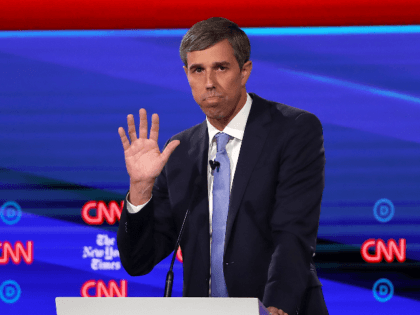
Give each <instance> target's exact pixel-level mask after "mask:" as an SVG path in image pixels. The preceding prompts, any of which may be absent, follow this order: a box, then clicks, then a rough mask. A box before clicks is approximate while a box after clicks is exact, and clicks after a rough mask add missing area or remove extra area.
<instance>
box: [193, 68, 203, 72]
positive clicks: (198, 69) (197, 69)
mask: <svg viewBox="0 0 420 315" xmlns="http://www.w3.org/2000/svg"><path fill="white" fill-rule="evenodd" d="M202 70H203V69H202V68H196V69H195V72H201V71H202Z"/></svg>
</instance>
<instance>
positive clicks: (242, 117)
mask: <svg viewBox="0 0 420 315" xmlns="http://www.w3.org/2000/svg"><path fill="white" fill-rule="evenodd" d="M251 105H252V98H251V96H249V94H248V93H247V94H246V102H245V105H244V107H242V109H241V110H240V111H239V113H237V114H236V116H235V117H233V119H232V120H231V121H230V122H229V123H228V125H227V126H226V127H225V129H223V131H222V132H224V133H226V134H228V135H229V136H231V137H233V138H237V139H239V140H241V141H242V138H243V136H244V131H245V126H246V121H247V120H248V116H249V112H250V110H251ZM206 121H207V130H208V132H209V146H211V142H212V141H213V138H214V136H215V135H216V134H217V133H219V132H220V130H219V129H217V128H215V127H214V126H213V125H212V124H211V123H210V122H209V120H208V119H207V117H206Z"/></svg>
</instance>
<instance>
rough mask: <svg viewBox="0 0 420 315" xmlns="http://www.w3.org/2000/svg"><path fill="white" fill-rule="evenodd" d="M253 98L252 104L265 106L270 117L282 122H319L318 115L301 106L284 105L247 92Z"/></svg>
mask: <svg viewBox="0 0 420 315" xmlns="http://www.w3.org/2000/svg"><path fill="white" fill-rule="evenodd" d="M249 94H250V95H251V97H252V99H253V104H255V105H256V106H265V107H267V110H269V111H270V113H271V117H272V118H273V119H275V120H277V121H281V122H282V123H288V122H289V123H292V124H293V123H296V122H297V121H299V122H300V121H303V120H305V121H312V122H314V123H316V124H320V121H319V119H318V117H317V116H316V115H315V114H313V113H311V112H309V111H307V110H304V109H301V108H297V107H293V106H290V105H286V104H283V103H280V102H275V101H270V100H267V99H264V98H262V97H261V96H258V95H257V94H255V93H249Z"/></svg>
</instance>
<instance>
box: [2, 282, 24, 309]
mask: <svg viewBox="0 0 420 315" xmlns="http://www.w3.org/2000/svg"><path fill="white" fill-rule="evenodd" d="M21 293H22V291H21V290H20V286H19V284H18V283H17V282H16V281H14V280H6V281H4V282H3V283H2V284H0V299H1V300H2V301H3V302H4V303H8V304H12V303H15V302H16V301H17V300H19V298H20V294H21Z"/></svg>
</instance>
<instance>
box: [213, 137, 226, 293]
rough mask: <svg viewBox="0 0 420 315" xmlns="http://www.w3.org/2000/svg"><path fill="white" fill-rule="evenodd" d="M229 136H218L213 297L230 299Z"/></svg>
mask: <svg viewBox="0 0 420 315" xmlns="http://www.w3.org/2000/svg"><path fill="white" fill-rule="evenodd" d="M228 141H229V135H228V134H225V133H218V134H217V135H216V143H217V154H216V159H215V160H216V161H217V162H219V163H220V166H219V167H216V169H215V170H214V171H213V175H214V181H213V217H212V236H211V296H212V297H228V296H229V295H228V292H227V288H226V283H225V277H224V275H223V252H224V245H225V233H226V220H227V214H228V210H229V197H230V162H229V157H228V155H227V152H226V144H227V143H228Z"/></svg>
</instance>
